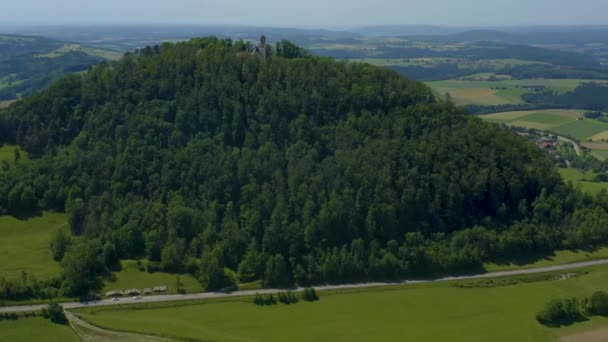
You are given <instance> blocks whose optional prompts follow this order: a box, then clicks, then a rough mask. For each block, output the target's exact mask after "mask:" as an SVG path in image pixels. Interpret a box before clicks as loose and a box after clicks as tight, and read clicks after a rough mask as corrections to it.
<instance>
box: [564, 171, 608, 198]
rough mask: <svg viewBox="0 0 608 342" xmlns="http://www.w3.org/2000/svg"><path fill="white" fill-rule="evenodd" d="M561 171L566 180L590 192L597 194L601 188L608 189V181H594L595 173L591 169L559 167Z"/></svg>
mask: <svg viewBox="0 0 608 342" xmlns="http://www.w3.org/2000/svg"><path fill="white" fill-rule="evenodd" d="M559 173H560V175H561V176H562V178H563V179H564V181H566V182H572V184H573V185H574V186H577V187H580V189H581V190H582V191H584V192H587V193H589V194H592V195H594V194H597V193H598V192H600V191H601V190H608V183H607V182H593V181H592V180H593V178H594V177H595V175H594V174H593V172H591V171H587V172H583V171H581V170H578V169H572V168H569V169H563V168H560V169H559Z"/></svg>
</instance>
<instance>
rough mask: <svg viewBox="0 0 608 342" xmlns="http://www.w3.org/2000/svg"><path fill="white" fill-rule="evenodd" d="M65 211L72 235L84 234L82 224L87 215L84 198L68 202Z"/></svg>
mask: <svg viewBox="0 0 608 342" xmlns="http://www.w3.org/2000/svg"><path fill="white" fill-rule="evenodd" d="M65 211H66V214H67V215H68V223H69V225H70V230H71V231H72V234H74V235H79V234H80V233H82V224H83V223H84V218H85V215H86V206H85V204H84V201H83V200H82V198H75V199H72V200H68V203H67V204H66V207H65Z"/></svg>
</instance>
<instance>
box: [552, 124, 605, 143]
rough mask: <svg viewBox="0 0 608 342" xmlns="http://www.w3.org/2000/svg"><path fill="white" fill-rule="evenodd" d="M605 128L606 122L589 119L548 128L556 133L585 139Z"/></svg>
mask: <svg viewBox="0 0 608 342" xmlns="http://www.w3.org/2000/svg"><path fill="white" fill-rule="evenodd" d="M606 130H608V124H606V123H604V122H601V121H597V120H591V119H585V120H580V121H573V122H569V123H566V124H563V125H559V126H555V127H551V129H550V131H552V132H555V133H557V134H562V135H569V136H571V137H575V138H578V139H587V138H590V137H592V136H594V135H597V134H598V133H601V132H604V131H606Z"/></svg>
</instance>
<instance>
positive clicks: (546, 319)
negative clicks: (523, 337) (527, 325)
mask: <svg viewBox="0 0 608 342" xmlns="http://www.w3.org/2000/svg"><path fill="white" fill-rule="evenodd" d="M583 319H584V316H583V314H582V313H581V310H580V305H579V302H578V300H577V299H576V298H570V299H563V300H560V299H553V300H551V301H549V303H547V304H546V305H545V307H544V308H543V309H542V310H541V311H539V312H538V313H537V314H536V320H537V321H538V322H539V323H541V324H543V325H547V326H560V325H570V324H572V323H574V322H578V321H581V320H583Z"/></svg>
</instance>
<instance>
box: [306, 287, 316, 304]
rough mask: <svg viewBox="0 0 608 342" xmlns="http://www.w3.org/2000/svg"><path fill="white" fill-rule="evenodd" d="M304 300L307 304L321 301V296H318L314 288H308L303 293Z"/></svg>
mask: <svg viewBox="0 0 608 342" xmlns="http://www.w3.org/2000/svg"><path fill="white" fill-rule="evenodd" d="M302 299H303V300H305V301H307V302H315V301H317V300H319V296H317V292H316V291H315V289H314V288H313V287H307V288H305V289H304V292H302Z"/></svg>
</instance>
